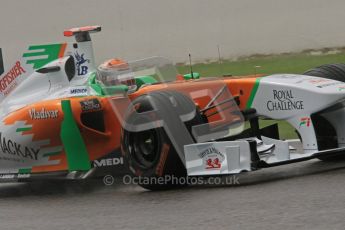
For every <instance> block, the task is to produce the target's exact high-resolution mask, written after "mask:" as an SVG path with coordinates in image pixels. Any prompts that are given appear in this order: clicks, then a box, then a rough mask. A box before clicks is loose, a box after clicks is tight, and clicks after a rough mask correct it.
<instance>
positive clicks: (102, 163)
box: [93, 157, 123, 167]
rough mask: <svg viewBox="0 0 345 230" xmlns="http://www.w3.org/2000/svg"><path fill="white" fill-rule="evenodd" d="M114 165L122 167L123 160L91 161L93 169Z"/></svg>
mask: <svg viewBox="0 0 345 230" xmlns="http://www.w3.org/2000/svg"><path fill="white" fill-rule="evenodd" d="M114 165H123V158H122V157H120V158H108V159H102V160H95V161H93V167H105V166H114Z"/></svg>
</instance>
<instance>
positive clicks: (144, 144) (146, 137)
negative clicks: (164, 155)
mask: <svg viewBox="0 0 345 230" xmlns="http://www.w3.org/2000/svg"><path fill="white" fill-rule="evenodd" d="M128 149H129V153H130V155H131V156H132V160H134V161H136V163H137V164H139V165H140V166H141V167H142V168H151V167H153V166H154V165H155V163H156V162H157V161H158V159H159V154H160V141H159V138H158V132H157V130H155V129H150V130H146V131H142V132H131V133H130V134H129V145H128Z"/></svg>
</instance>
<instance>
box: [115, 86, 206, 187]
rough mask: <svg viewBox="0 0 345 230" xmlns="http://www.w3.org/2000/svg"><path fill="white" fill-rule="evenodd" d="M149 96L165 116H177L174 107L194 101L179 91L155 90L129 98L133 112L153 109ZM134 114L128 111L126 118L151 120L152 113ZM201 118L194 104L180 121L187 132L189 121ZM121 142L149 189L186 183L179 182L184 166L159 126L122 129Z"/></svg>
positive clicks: (134, 170)
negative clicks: (189, 114) (190, 116)
mask: <svg viewBox="0 0 345 230" xmlns="http://www.w3.org/2000/svg"><path fill="white" fill-rule="evenodd" d="M172 98H173V100H172ZM149 99H151V100H154V101H155V104H156V106H157V107H160V108H162V109H164V110H165V111H166V112H168V113H169V116H179V114H178V112H176V111H180V112H181V111H182V112H183V110H185V109H186V108H193V107H194V108H195V104H194V102H193V101H192V100H191V99H189V98H188V97H186V96H185V95H183V94H181V93H178V92H174V91H169V92H157V93H151V94H150V95H143V96H140V97H139V98H137V99H135V100H134V101H133V105H134V107H135V108H136V112H137V113H139V114H140V113H144V112H147V111H152V110H153V108H152V105H151V103H150V101H149ZM137 117H138V116H134V115H129V116H128V117H127V121H129V120H130V121H131V122H132V123H133V122H134V120H135V119H141V121H140V123H143V122H145V121H147V122H151V121H152V120H154V117H152V114H151V116H140V118H137ZM204 122H205V119H204V118H203V117H202V116H201V115H200V113H199V111H198V110H197V109H196V108H195V115H194V118H193V119H191V120H189V121H187V122H185V123H184V124H185V126H186V128H187V129H188V130H189V132H190V130H191V127H192V126H193V125H195V124H201V123H204ZM121 146H122V153H123V156H124V160H125V162H126V163H127V164H128V167H129V169H130V170H131V172H132V173H133V174H134V176H135V177H136V179H137V181H136V183H138V184H139V185H140V186H142V187H144V188H146V189H149V190H167V189H173V188H178V187H182V186H185V185H186V183H181V182H185V180H180V179H181V178H183V177H186V176H187V172H186V168H185V166H184V164H183V163H182V161H181V159H180V158H179V156H178V154H177V152H176V150H175V148H174V146H173V145H172V143H171V141H170V139H169V137H168V135H167V133H166V132H165V130H164V128H163V127H158V128H152V129H149V130H144V131H139V132H131V131H128V130H126V129H122V141H121Z"/></svg>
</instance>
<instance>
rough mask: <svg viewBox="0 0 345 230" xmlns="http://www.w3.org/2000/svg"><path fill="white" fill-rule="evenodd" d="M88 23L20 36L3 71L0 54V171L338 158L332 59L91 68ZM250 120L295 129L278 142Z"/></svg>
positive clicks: (338, 100)
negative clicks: (294, 67) (38, 36)
mask: <svg viewBox="0 0 345 230" xmlns="http://www.w3.org/2000/svg"><path fill="white" fill-rule="evenodd" d="M100 30H101V27H99V26H89V27H81V28H73V29H70V30H66V31H65V32H64V35H65V36H67V37H71V36H74V37H75V39H76V42H75V43H58V44H47V45H35V46H29V48H28V50H27V51H25V52H24V54H23V55H22V57H21V58H20V59H18V61H16V63H15V64H14V65H13V66H12V67H11V68H10V69H9V70H6V71H4V69H3V61H2V54H1V55H0V56H1V61H0V64H1V65H0V71H1V72H0V73H1V77H0V93H1V106H0V116H1V120H2V122H1V124H0V180H1V181H8V180H20V181H30V180H34V179H42V178H44V179H49V178H50V179H54V178H59V179H61V178H65V179H85V178H90V177H92V176H95V175H98V176H99V175H106V174H109V171H111V172H113V173H119V171H122V170H128V171H130V172H131V173H133V174H134V175H135V176H140V177H145V178H149V179H155V178H162V177H164V176H166V175H173V176H176V177H178V178H181V177H185V176H213V175H229V174H237V173H241V172H248V171H253V170H257V169H260V168H265V167H272V166H277V165H282V164H289V163H293V162H298V161H303V160H308V159H311V158H320V159H325V160H327V159H338V158H339V157H341V156H342V155H341V154H342V153H343V152H344V150H345V109H344V101H345V91H344V89H345V83H343V82H342V81H343V80H345V67H344V65H342V64H335V65H325V66H321V67H318V68H315V69H313V70H310V71H308V72H306V75H296V74H276V75H271V76H245V77H222V78H200V77H199V76H198V74H196V73H193V72H191V73H190V74H186V75H180V74H178V73H177V71H176V69H175V67H174V65H172V64H171V63H170V62H169V61H168V60H166V59H164V58H159V57H153V58H148V59H144V60H139V61H134V62H125V61H123V60H121V59H111V60H109V61H106V62H105V63H103V64H102V65H100V66H99V67H96V65H95V63H94V56H93V48H92V42H91V38H90V33H93V32H98V31H100ZM0 51H1V50H0ZM308 75H311V76H308ZM337 80H340V81H337ZM261 119H266V120H267V119H271V120H285V121H287V122H288V123H289V124H290V125H291V126H292V127H293V128H294V129H295V130H296V132H297V133H298V136H299V139H298V140H294V141H289V140H280V137H279V129H278V125H277V124H275V123H274V124H272V125H269V126H266V127H260V125H259V120H261ZM296 142H298V143H299V145H298V144H297V145H296ZM102 169H103V170H102ZM104 169H106V170H104ZM141 185H142V186H143V187H145V188H148V189H166V188H171V187H175V186H176V185H178V184H176V183H175V184H174V183H172V182H168V183H159V180H150V183H141Z"/></svg>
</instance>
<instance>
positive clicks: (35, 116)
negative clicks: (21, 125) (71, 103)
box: [29, 108, 59, 120]
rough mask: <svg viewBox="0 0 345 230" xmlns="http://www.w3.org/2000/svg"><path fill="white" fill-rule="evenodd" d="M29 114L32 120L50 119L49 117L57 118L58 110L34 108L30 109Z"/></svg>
mask: <svg viewBox="0 0 345 230" xmlns="http://www.w3.org/2000/svg"><path fill="white" fill-rule="evenodd" d="M29 115H30V118H31V119H32V120H40V119H50V118H53V119H55V118H57V117H58V115H59V110H57V109H56V110H46V109H45V108H42V109H41V110H40V111H36V109H30V110H29Z"/></svg>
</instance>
